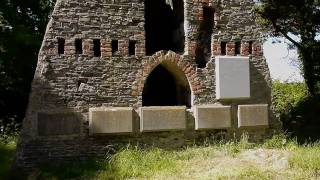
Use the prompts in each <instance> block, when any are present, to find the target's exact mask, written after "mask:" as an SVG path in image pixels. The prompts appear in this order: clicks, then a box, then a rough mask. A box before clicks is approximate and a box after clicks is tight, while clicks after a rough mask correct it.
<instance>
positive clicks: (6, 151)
mask: <svg viewBox="0 0 320 180" xmlns="http://www.w3.org/2000/svg"><path fill="white" fill-rule="evenodd" d="M15 148H16V141H15V140H14V139H12V140H11V141H9V142H6V143H4V142H3V141H2V140H1V138H0V179H5V178H6V177H8V175H9V170H10V168H11V164H12V161H13V158H14V153H15Z"/></svg>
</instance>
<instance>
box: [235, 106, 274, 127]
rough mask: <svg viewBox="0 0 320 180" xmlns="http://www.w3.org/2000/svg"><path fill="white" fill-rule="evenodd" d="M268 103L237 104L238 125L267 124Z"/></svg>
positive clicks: (254, 125) (259, 125)
mask: <svg viewBox="0 0 320 180" xmlns="http://www.w3.org/2000/svg"><path fill="white" fill-rule="evenodd" d="M268 112H269V109H268V104H256V105H239V107H238V127H239V128H242V127H261V126H264V127H266V126H268V125H269V123H268V114H269V113H268Z"/></svg>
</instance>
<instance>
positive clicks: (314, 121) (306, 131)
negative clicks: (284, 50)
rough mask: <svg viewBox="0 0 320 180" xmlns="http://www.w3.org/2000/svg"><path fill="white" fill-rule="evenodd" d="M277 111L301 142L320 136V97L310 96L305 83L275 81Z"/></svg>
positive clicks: (289, 131)
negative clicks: (319, 128)
mask: <svg viewBox="0 0 320 180" xmlns="http://www.w3.org/2000/svg"><path fill="white" fill-rule="evenodd" d="M273 102H274V105H275V112H276V114H277V116H278V117H280V119H281V121H282V122H283V128H284V130H285V131H287V132H288V133H290V134H291V135H292V136H295V137H297V138H298V139H297V140H298V141H299V142H304V141H308V140H317V139H318V138H320V133H319V130H318V127H319V126H320V118H319V109H320V98H319V97H312V96H308V93H307V88H306V85H305V84H304V83H280V82H279V81H275V82H274V83H273Z"/></svg>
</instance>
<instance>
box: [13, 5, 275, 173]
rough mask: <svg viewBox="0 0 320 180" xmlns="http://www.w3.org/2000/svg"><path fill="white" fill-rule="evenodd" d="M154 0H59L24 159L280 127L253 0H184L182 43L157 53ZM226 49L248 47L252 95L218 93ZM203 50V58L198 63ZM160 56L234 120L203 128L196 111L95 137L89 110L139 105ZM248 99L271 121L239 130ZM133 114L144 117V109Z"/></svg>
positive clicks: (238, 52) (201, 101) (23, 143)
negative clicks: (166, 122)
mask: <svg viewBox="0 0 320 180" xmlns="http://www.w3.org/2000/svg"><path fill="white" fill-rule="evenodd" d="M147 1H148V2H149V3H152V2H153V0H147ZM159 2H161V1H160V0H159ZM163 2H165V1H164V0H163ZM173 2H174V3H173V4H174V5H175V4H176V5H177V4H179V3H177V2H178V0H173ZM145 4H146V2H144V1H142V0H89V1H88V0H87V1H85V0H57V3H56V6H55V9H54V11H53V13H52V17H51V19H50V22H49V24H48V26H47V30H46V34H45V37H44V40H43V44H42V47H41V50H40V53H39V59H38V66H37V69H36V73H35V76H34V80H33V83H32V89H31V94H30V102H29V106H28V109H27V113H26V118H25V120H24V122H23V130H22V133H21V138H20V140H19V143H18V150H17V154H16V161H15V166H16V167H21V168H25V169H28V168H35V167H37V166H38V165H39V164H41V163H43V162H48V161H50V162H51V161H73V160H84V159H87V158H90V157H93V156H98V157H99V156H103V155H105V154H106V153H107V152H109V151H108V150H109V148H110V146H112V147H114V148H116V147H120V146H121V145H125V144H128V143H131V144H139V145H141V146H142V147H144V146H148V145H152V146H159V147H163V148H177V147H183V146H185V145H192V144H193V143H194V142H197V141H198V142H199V143H201V142H203V139H205V138H210V137H213V136H217V137H220V136H226V137H233V136H237V137H239V136H240V135H241V134H242V133H243V132H245V131H246V132H248V133H249V135H250V138H252V139H255V140H259V139H263V138H264V137H266V136H268V135H270V133H272V132H274V130H276V129H277V128H278V127H279V122H278V120H277V119H276V118H275V117H274V115H273V111H272V97H271V78H270V73H269V69H268V66H267V63H266V60H265V58H264V56H263V49H262V43H263V34H262V30H261V29H260V27H259V26H258V25H257V24H256V22H255V15H254V12H253V6H254V2H253V1H252V0H224V1H220V0H184V1H182V0H181V1H180V4H181V5H180V8H183V9H182V11H181V9H180V12H183V13H182V17H183V21H181V20H180V21H179V20H177V22H182V23H183V24H182V26H181V25H180V26H181V27H182V28H183V31H184V34H183V35H181V33H180V36H182V37H183V39H182V41H183V45H182V46H183V47H182V51H181V47H177V49H178V50H175V49H174V48H173V50H170V49H159V50H157V51H156V52H152V53H151V54H147V52H146V49H147V45H148V42H147V41H148V39H147V38H146V37H147V32H146V31H145V24H146V23H145V21H146V20H145V19H146V13H145V11H146V6H145ZM177 6H178V5H177ZM175 8H176V7H174V6H173V10H175ZM206 8H207V10H208V12H212V13H213V14H211V15H212V17H209V21H208V22H209V23H210V22H211V23H213V24H211V26H212V28H211V26H209V27H210V28H211V29H209V30H207V29H206V28H205V27H206V26H205V25H204V26H205V27H204V28H203V29H202V28H201V27H200V26H201V24H206V22H204V21H206V19H208V17H204V9H206ZM178 9H179V8H178ZM210 18H211V19H210ZM212 18H213V19H212ZM155 19H156V18H155ZM177 19H179V18H177ZM158 31H159V30H158ZM159 32H161V31H159ZM200 36H203V37H208V38H201V37H200ZM180 40H181V37H180ZM95 44H96V45H95ZM97 44H98V46H97ZM130 44H131V45H130ZM180 45H181V44H180ZM99 46H100V47H99ZM130 46H131V47H130ZM239 46H240V47H239ZM197 49H199V50H198V51H197ZM95 51H96V52H95ZM99 51H100V52H99ZM202 51H205V52H202ZM220 55H227V56H247V57H248V56H249V65H250V89H251V97H250V98H247V99H232V100H218V99H216V95H215V94H216V93H215V91H216V90H215V63H214V62H215V57H216V56H220ZM201 57H202V60H201V61H202V64H203V65H202V66H200V65H199V63H197V58H200V59H201ZM199 61H200V60H199ZM159 64H162V65H163V66H164V67H167V68H169V69H168V70H169V71H170V72H174V73H175V72H177V74H182V75H183V76H185V78H186V79H187V81H188V85H189V88H190V91H191V92H190V93H191V94H192V95H191V97H190V98H191V102H190V103H191V104H190V105H191V107H193V106H195V105H206V104H218V105H223V106H230V107H231V117H232V122H231V125H232V127H231V128H228V129H222V130H210V129H209V130H202V131H195V130H194V117H193V116H194V115H193V113H192V111H187V127H186V130H182V131H181V130H179V131H170V132H148V133H141V132H134V133H132V134H124V135H116V134H111V135H106V136H91V135H90V133H89V109H90V108H99V107H132V108H133V109H134V111H135V112H138V109H139V108H140V107H142V106H143V90H144V87H145V83H146V80H147V79H148V76H149V75H150V73H151V72H152V71H153V69H155V68H156V67H157V66H158V65H159ZM174 73H173V74H174ZM235 91H236V89H235ZM243 104H268V105H269V127H268V128H253V129H250V128H249V129H245V130H244V129H239V128H238V126H237V107H238V105H243ZM57 114H58V115H57ZM134 118H136V119H139V115H138V113H137V114H136V115H135V116H134ZM48 119H50V120H51V121H54V122H53V124H52V125H50V126H48V125H47V124H46V122H45V121H46V120H48ZM66 121H68V122H66ZM48 132H49V133H48Z"/></svg>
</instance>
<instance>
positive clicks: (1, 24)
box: [0, 0, 54, 134]
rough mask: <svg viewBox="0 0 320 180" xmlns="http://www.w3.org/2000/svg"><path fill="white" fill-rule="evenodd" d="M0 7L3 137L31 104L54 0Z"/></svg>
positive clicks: (14, 0)
mask: <svg viewBox="0 0 320 180" xmlns="http://www.w3.org/2000/svg"><path fill="white" fill-rule="evenodd" d="M0 3H1V6H0V134H1V129H2V131H4V130H3V129H4V127H8V126H7V125H8V124H9V123H12V122H21V121H22V119H23V118H24V115H25V109H26V106H27V104H28V96H29V91H30V84H31V81H32V79H33V75H34V71H35V68H36V63H37V54H38V51H39V49H40V45H41V41H42V37H43V35H44V32H45V27H46V24H47V22H48V19H49V15H50V12H51V10H52V8H53V5H54V2H53V1H52V0H1V2H0Z"/></svg>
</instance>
